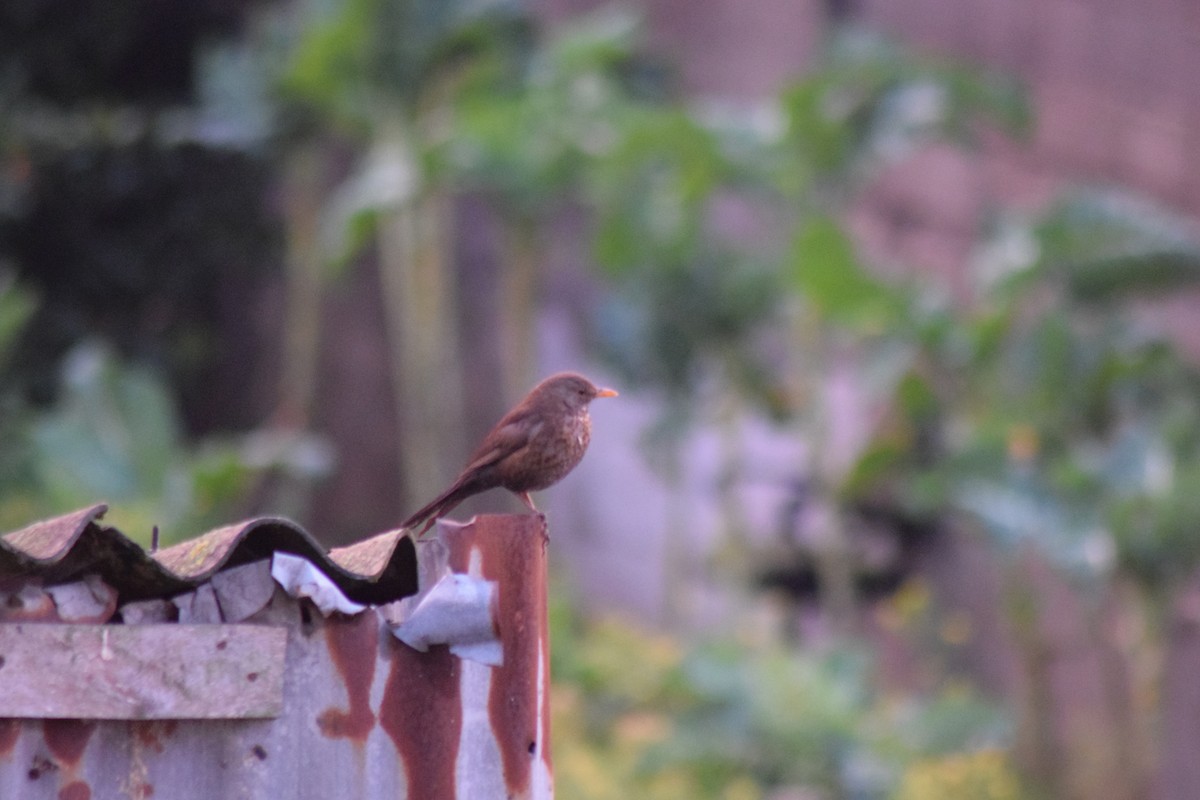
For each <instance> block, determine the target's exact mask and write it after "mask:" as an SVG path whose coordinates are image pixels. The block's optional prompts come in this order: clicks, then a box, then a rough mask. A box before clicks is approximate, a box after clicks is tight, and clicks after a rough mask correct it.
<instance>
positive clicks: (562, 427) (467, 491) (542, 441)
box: [401, 372, 617, 539]
mask: <svg viewBox="0 0 1200 800" xmlns="http://www.w3.org/2000/svg"><path fill="white" fill-rule="evenodd" d="M616 396H617V392H615V391H613V390H612V389H601V388H597V387H596V385H595V384H593V383H592V382H591V381H589V380H588V379H587V378H585V377H583V376H582V375H579V374H578V373H574V372H560V373H558V374H556V375H551V376H550V377H549V378H546V379H545V380H543V381H542V382H541V383H539V384H538V385H537V386H535V387H533V389H531V390H530V391H529V394H527V395H525V398H524V399H523V400H521V402H520V403H517V405H516V406H514V407H513V408H512V410H510V411H509V412H508V413H507V414H505V415H504V416H503V417H501V418H500V421H499V422H497V423H496V424H495V426H494V427H493V428H492V429H491V430H490V431H488V433H487V435H486V436H484V437H483V441H482V442H480V444H479V446H478V447H477V448H475V452H474V453H472V454H471V457H470V458H469V459H467V465H466V466H465V467H463V470H462V472H461V473H460V474H459V476H458V477H457V478H455V479H454V482H453V483H451V484H450V486H449V487H448V488H447V489H446V490H445V491H444V492H442V493H441V494H439V495H438V496H437V497H435V498H434V499H433V500H430V501H429V502H428V503H426V504H425V505H424V506H422V507H421V509H420V510H419V511H417V512H416V513H415V514H413V515H412V516H411V517H409V518H408V519H407V520H405V521H404V523H403V524H402V525H401V527H402V528H404V529H411V528H414V527H416V526H417V525H419V524H421V523H422V522H424V523H425V526H424V527H423V528H422V529H421V531H420V533H418V534H417V538H418V539H419V538H421V536H423V535H424V534H425V532H426V531H428V530H429V528H430V527H432V525H433V523H434V522H435V521H437V519H438V518H439V517H442V516H444V515H445V514H446V513H447V512H449V511H450V510H451V509H453V508H454V507H455V506H457V505H458V504H459V503H461V502H462V501H463V500H466V499H467V498H468V497H471V496H472V495H476V494H479V493H480V492H483V491H486V490H488V489H493V488H496V487H502V488H505V489H508V490H509V491H510V492H512V493H513V494H515V495H516V496H517V497H519V498H520V499H521V502H523V503H524V504H525V505H526V506H527V507H528V508H529V510H530V511H532V512H533V513H535V514H536V513H540V512H538V509H537V506H535V505H534V504H533V498H531V497H530V496H529V493H530V492H532V491H537V490H539V489H545V488H547V487H548V486H551V485H553V484H555V483H557V482H558V481H560V480H562V478H563V477H564V476H566V474H567V473H568V472H570V471H571V470H572V469H574V468H575V465H576V464H578V463H579V461H580V459H582V458H583V454H584V452H585V451H586V450H587V446H588V442H589V441H591V436H592V422H591V417H589V416H588V405H589V404H590V403H591V402H592V401H593V400H595V399H597V398H599V397H616Z"/></svg>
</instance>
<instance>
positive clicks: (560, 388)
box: [533, 372, 617, 409]
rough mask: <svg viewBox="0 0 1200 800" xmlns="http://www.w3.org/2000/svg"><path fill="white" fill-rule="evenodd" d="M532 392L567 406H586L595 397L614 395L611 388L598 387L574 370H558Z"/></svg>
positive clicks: (615, 394)
mask: <svg viewBox="0 0 1200 800" xmlns="http://www.w3.org/2000/svg"><path fill="white" fill-rule="evenodd" d="M533 391H534V394H537V395H545V396H547V397H549V398H553V400H554V401H557V402H560V403H562V404H563V405H566V406H568V407H569V408H574V409H581V408H586V407H587V405H588V403H590V402H592V401H593V400H595V399H596V398H597V397H616V396H617V393H616V392H615V391H613V390H612V389H599V388H597V387H596V385H595V384H594V383H592V382H591V381H589V380H588V379H587V378H585V377H583V376H582V375H579V374H576V373H574V372H560V373H559V374H557V375H551V376H550V377H549V378H547V379H546V380H544V381H542V382H541V383H540V384H538V386H537V388H535V389H534V390H533Z"/></svg>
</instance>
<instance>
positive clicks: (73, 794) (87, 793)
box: [58, 781, 92, 800]
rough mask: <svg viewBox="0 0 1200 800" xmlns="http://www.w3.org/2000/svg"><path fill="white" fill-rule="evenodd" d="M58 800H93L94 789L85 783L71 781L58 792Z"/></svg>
mask: <svg viewBox="0 0 1200 800" xmlns="http://www.w3.org/2000/svg"><path fill="white" fill-rule="evenodd" d="M58 800H92V787H90V786H88V785H87V784H86V783H85V782H83V781H71V782H70V783H68V784H67V785H66V786H64V787H63V788H61V789H59V790H58Z"/></svg>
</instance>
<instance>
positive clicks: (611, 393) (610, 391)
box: [596, 389, 617, 397]
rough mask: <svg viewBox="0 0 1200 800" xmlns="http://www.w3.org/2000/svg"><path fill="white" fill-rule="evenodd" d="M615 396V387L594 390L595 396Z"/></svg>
mask: <svg viewBox="0 0 1200 800" xmlns="http://www.w3.org/2000/svg"><path fill="white" fill-rule="evenodd" d="M616 396H617V392H616V390H615V389H600V390H598V391H597V392H596V397H616Z"/></svg>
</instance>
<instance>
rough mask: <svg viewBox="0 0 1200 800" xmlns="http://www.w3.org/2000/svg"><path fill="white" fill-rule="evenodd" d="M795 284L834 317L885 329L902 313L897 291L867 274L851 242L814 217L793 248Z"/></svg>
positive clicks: (827, 221)
mask: <svg viewBox="0 0 1200 800" xmlns="http://www.w3.org/2000/svg"><path fill="white" fill-rule="evenodd" d="M789 275H790V277H791V279H792V281H793V282H794V285H795V286H796V287H797V288H798V289H800V291H802V292H803V293H804V296H805V297H806V298H807V299H808V300H809V302H811V303H812V304H813V305H814V306H815V307H816V308H817V309H819V310H820V311H821V312H822V313H823V314H825V315H826V316H827V317H829V318H830V319H833V320H835V321H837V322H840V323H843V324H848V325H852V326H854V327H857V328H866V329H870V330H882V329H884V328H885V327H886V326H888V325H890V324H892V323H893V322H894V321H895V320H896V316H897V314H898V312H899V311H900V308H901V307H900V303H899V297H898V295H897V293H896V292H895V291H894V290H892V289H889V288H888V287H886V286H885V285H884V284H883V283H881V282H880V281H878V280H876V279H875V278H874V277H873V276H871V275H869V274H868V273H867V272H866V270H864V269H863V268H862V266H861V264H860V263H859V261H858V258H857V257H856V256H855V254H854V247H853V245H852V243H851V242H850V238H849V237H848V236H847V235H846V234H845V233H844V232H843V231H842V229H841V227H840V226H839V225H838V224H837V223H836V222H834V221H833V220H831V219H828V218H825V217H816V218H813V219H811V220H809V221H808V222H807V223H806V224H805V225H803V226H802V227H801V229H800V232H799V234H798V235H797V237H796V240H795V242H794V244H793V247H792V253H791V263H790V265H789Z"/></svg>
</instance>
